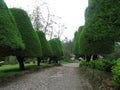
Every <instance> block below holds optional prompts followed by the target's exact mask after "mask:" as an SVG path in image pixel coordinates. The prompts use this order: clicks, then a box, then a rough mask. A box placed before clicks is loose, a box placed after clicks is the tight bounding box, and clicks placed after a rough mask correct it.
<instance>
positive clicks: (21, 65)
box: [17, 56, 25, 70]
mask: <svg viewBox="0 0 120 90" xmlns="http://www.w3.org/2000/svg"><path fill="white" fill-rule="evenodd" d="M17 60H18V63H19V68H20V70H25V66H24V57H20V56H17Z"/></svg>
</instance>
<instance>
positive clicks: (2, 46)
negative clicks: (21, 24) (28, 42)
mask: <svg viewBox="0 0 120 90" xmlns="http://www.w3.org/2000/svg"><path fill="white" fill-rule="evenodd" d="M20 49H24V44H23V41H22V38H21V35H20V32H19V31H18V28H17V25H16V22H15V20H14V18H13V16H12V14H11V12H10V11H9V9H8V7H7V5H6V4H5V2H4V1H3V0H0V56H2V55H10V54H12V50H20Z"/></svg>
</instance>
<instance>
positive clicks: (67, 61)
mask: <svg viewBox="0 0 120 90" xmlns="http://www.w3.org/2000/svg"><path fill="white" fill-rule="evenodd" d="M74 62H75V61H72V60H68V59H64V60H61V61H60V63H61V64H69V63H74Z"/></svg>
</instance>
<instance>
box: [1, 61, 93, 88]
mask: <svg viewBox="0 0 120 90" xmlns="http://www.w3.org/2000/svg"><path fill="white" fill-rule="evenodd" d="M75 67H78V63H72V64H66V65H63V66H59V67H52V68H49V69H45V70H43V71H40V72H36V73H32V74H27V75H24V76H22V77H19V78H17V79H16V80H14V82H11V83H9V84H7V85H6V86H1V87H0V90H92V87H91V85H90V84H89V83H88V81H87V80H85V79H83V78H82V77H81V76H80V75H79V74H78V73H77V71H76V68H75Z"/></svg>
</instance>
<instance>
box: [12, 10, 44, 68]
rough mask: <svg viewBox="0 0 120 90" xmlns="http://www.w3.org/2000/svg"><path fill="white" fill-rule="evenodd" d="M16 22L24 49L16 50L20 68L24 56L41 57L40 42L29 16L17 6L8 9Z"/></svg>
mask: <svg viewBox="0 0 120 90" xmlns="http://www.w3.org/2000/svg"><path fill="white" fill-rule="evenodd" d="M10 10H11V12H12V14H13V16H14V18H15V20H16V23H17V27H18V29H19V31H20V33H21V35H22V38H23V41H24V43H25V46H26V48H25V50H22V51H16V52H15V55H16V56H17V59H18V62H19V63H20V68H21V69H22V70H23V69H24V63H23V61H24V57H41V56H42V49H41V43H40V40H39V37H38V35H37V33H36V32H35V31H34V29H33V27H32V24H31V21H30V18H29V17H28V14H27V13H26V11H24V10H22V9H18V8H11V9H10Z"/></svg>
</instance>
